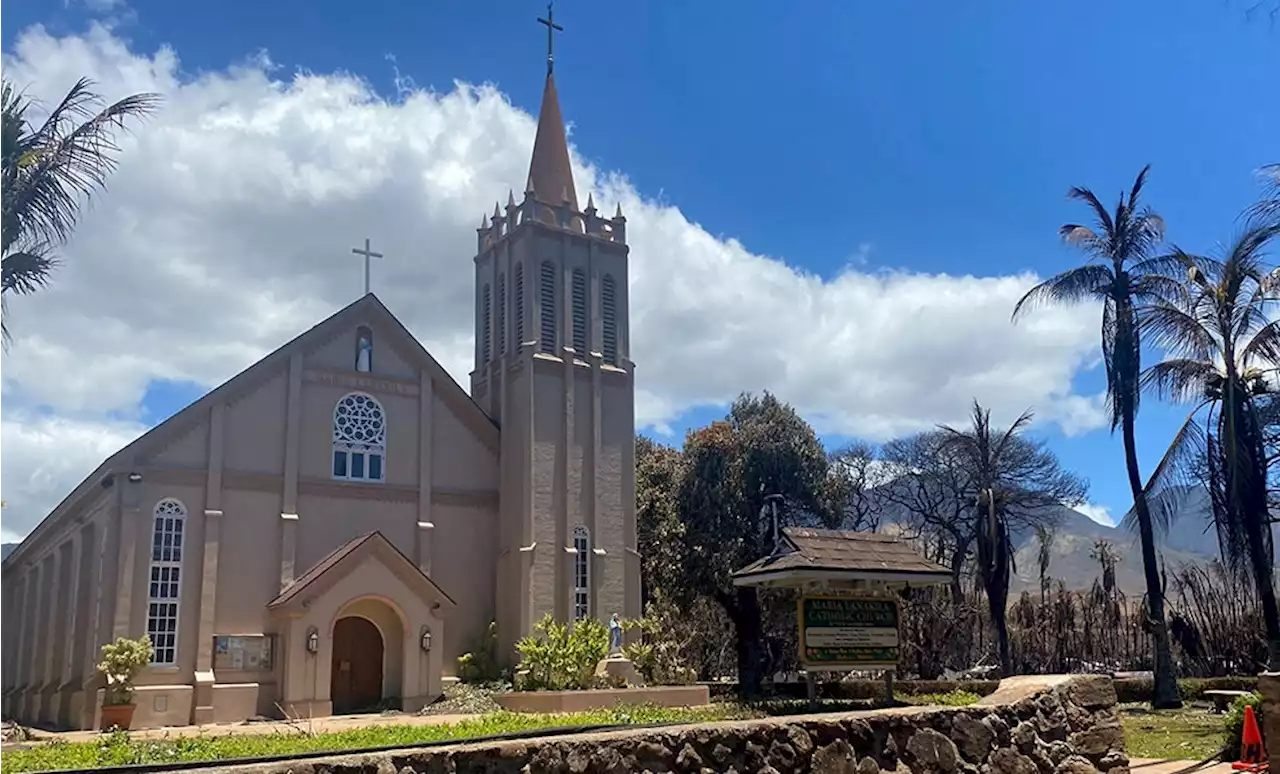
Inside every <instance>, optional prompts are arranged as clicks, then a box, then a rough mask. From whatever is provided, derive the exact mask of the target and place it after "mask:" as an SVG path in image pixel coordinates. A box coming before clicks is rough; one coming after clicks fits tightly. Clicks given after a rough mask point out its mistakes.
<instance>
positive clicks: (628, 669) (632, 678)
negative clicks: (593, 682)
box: [596, 653, 644, 688]
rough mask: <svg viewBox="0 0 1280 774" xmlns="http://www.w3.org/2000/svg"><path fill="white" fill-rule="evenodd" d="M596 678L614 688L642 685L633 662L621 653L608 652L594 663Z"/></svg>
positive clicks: (639, 686) (638, 686)
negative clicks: (599, 660) (602, 658)
mask: <svg viewBox="0 0 1280 774" xmlns="http://www.w3.org/2000/svg"><path fill="white" fill-rule="evenodd" d="M596 678H597V679H598V680H602V681H604V682H605V683H608V684H609V685H610V686H612V687H616V688H641V687H644V680H642V679H640V674H639V673H638V672H636V666H635V664H632V663H631V659H629V658H627V657H626V656H624V655H622V654H621V653H610V654H609V655H608V656H607V657H606V658H605V659H604V660H602V661H601V662H600V663H598V664H596Z"/></svg>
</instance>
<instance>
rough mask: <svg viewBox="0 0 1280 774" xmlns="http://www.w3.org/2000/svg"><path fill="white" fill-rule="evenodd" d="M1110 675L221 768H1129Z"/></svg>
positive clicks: (848, 773) (1017, 772) (1000, 771)
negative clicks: (973, 695) (895, 705)
mask: <svg viewBox="0 0 1280 774" xmlns="http://www.w3.org/2000/svg"><path fill="white" fill-rule="evenodd" d="M1115 704H1116V692H1115V686H1114V685H1113V684H1112V682H1111V679H1110V678H1107V677H1100V676H1071V677H1042V676H1036V677H1017V678H1011V679H1008V680H1004V681H1002V682H1001V684H1000V687H999V689H997V690H996V692H995V693H993V694H991V695H990V696H987V697H986V698H984V699H983V700H982V701H981V702H980V703H979V704H976V705H973V706H970V707H955V708H944V707H909V708H900V709H893V710H880V711H870V712H854V713H832V714H821V715H798V716H793V717H781V718H769V719H764V720H751V721H734V722H723V723H706V724H700V725H692V726H681V727H675V728H670V729H659V730H655V729H633V730H625V731H612V732H606V733H595V734H576V735H572V736H563V737H556V738H549V739H542V740H539V739H529V740H519V741H508V742H496V743H480V744H469V745H455V746H449V747H436V748H424V749H420V750H400V751H396V752H392V753H378V754H369V755H358V756H343V757H334V758H326V759H313V760H309V761H297V762H292V763H287V764H285V763H275V764H265V765H255V766H240V767H235V768H224V769H221V770H220V771H225V772H232V771H235V772H242V773H246V774H247V772H253V773H254V774H284V772H291V773H292V774H298V773H299V772H315V773H316V774H321V773H323V774H328V773H329V772H370V773H371V774H372V773H373V772H376V773H377V774H392V773H393V772H394V773H396V774H405V773H406V772H440V773H442V774H443V773H445V772H512V773H513V774H514V773H515V772H557V773H563V774H596V773H598V774H620V773H621V772H632V771H634V772H640V771H652V772H664V771H679V772H699V774H701V773H702V772H735V773H738V774H748V773H750V774H757V773H758V774H800V773H801V772H812V774H880V772H895V774H1099V772H1102V773H1103V774H1129V759H1128V757H1126V755H1125V752H1124V733H1123V731H1122V729H1121V726H1120V720H1119V717H1118V716H1117V715H1116V711H1115Z"/></svg>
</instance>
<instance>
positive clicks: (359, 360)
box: [304, 315, 419, 381]
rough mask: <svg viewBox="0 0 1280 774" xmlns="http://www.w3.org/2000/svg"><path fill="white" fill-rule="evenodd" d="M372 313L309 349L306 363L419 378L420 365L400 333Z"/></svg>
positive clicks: (328, 369)
mask: <svg viewBox="0 0 1280 774" xmlns="http://www.w3.org/2000/svg"><path fill="white" fill-rule="evenodd" d="M371 317H373V315H368V316H365V317H363V318H362V319H357V320H353V321H351V322H350V323H348V324H346V325H345V326H343V328H342V329H340V330H337V331H335V332H334V334H333V335H332V336H331V337H330V338H329V340H328V341H326V342H324V343H322V344H319V345H318V346H317V347H315V349H312V350H310V351H308V352H307V354H306V356H305V359H304V364H305V367H306V368H310V369H315V370H324V371H339V372H357V373H368V374H370V375H376V376H381V377H385V378H389V379H405V380H411V381H417V379H418V369H419V366H418V365H417V364H416V363H415V362H414V361H415V360H416V359H417V358H416V357H414V353H413V352H406V351H404V346H403V344H402V342H400V341H398V339H399V337H398V336H395V335H394V334H393V332H392V331H389V330H388V329H387V326H386V325H385V324H383V322H382V321H381V320H373V319H370V318H371Z"/></svg>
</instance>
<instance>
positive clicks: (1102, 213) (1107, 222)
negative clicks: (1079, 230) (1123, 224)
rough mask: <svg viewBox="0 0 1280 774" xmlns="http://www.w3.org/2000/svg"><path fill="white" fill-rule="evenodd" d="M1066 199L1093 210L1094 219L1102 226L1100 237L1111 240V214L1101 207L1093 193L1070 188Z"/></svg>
mask: <svg viewBox="0 0 1280 774" xmlns="http://www.w3.org/2000/svg"><path fill="white" fill-rule="evenodd" d="M1067 198H1068V199H1074V200H1076V201H1082V202H1084V203H1085V204H1088V205H1089V207H1090V208H1091V209H1093V214H1094V217H1096V218H1097V219H1098V223H1099V224H1101V226H1102V229H1103V233H1102V234H1101V235H1100V236H1101V237H1102V238H1103V239H1106V240H1108V241H1109V240H1110V239H1111V237H1112V235H1113V234H1114V233H1115V221H1113V220H1112V219H1111V213H1109V212H1107V208H1106V207H1104V206H1103V204H1102V202H1100V201H1098V197H1097V196H1096V195H1094V193H1093V191H1090V190H1089V189H1088V188H1082V187H1080V186H1072V187H1071V189H1070V190H1068V191H1067ZM1064 229H1065V227H1064Z"/></svg>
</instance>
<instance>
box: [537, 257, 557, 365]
mask: <svg viewBox="0 0 1280 774" xmlns="http://www.w3.org/2000/svg"><path fill="white" fill-rule="evenodd" d="M539 279H540V283H539V288H538V289H539V292H540V295H539V298H540V299H541V302H540V305H541V312H542V347H541V349H542V352H544V353H545V354H548V355H554V354H555V353H556V267H555V265H554V264H553V263H551V261H543V263H542V271H541V277H540V278H539Z"/></svg>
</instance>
